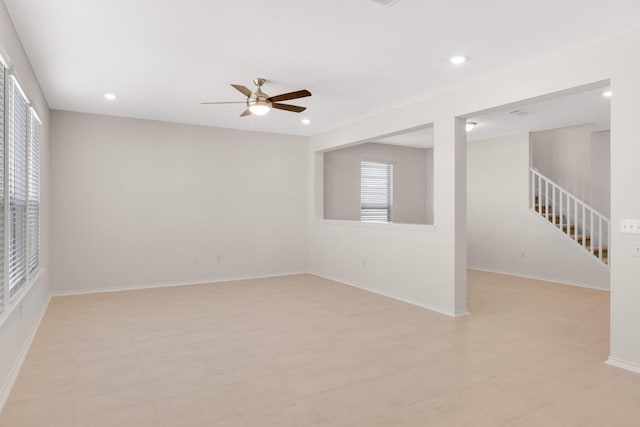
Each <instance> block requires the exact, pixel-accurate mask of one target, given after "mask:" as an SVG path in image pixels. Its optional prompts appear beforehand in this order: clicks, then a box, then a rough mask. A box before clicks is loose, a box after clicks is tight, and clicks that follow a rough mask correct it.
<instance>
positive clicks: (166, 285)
mask: <svg viewBox="0 0 640 427" xmlns="http://www.w3.org/2000/svg"><path fill="white" fill-rule="evenodd" d="M308 273H309V272H308V271H300V272H287V273H274V274H268V275H255V276H242V277H227V278H222V279H220V278H218V279H198V280H193V281H188V282H160V283H143V284H138V285H127V286H110V287H104V288H87V289H76V290H66V291H54V292H52V293H51V295H52V296H54V297H61V296H71V295H87V294H102V293H105V292H123V291H136V290H141V289H153V288H171V287H177V286H195V285H207V284H210V283H222V282H238V281H240V280H254V279H270V278H274V277H286V276H296V275H299V274H308Z"/></svg>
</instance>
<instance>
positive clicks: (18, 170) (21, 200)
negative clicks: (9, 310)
mask: <svg viewBox="0 0 640 427" xmlns="http://www.w3.org/2000/svg"><path fill="white" fill-rule="evenodd" d="M9 83H10V88H9V153H8V155H9V159H8V160H9V165H8V166H9V254H8V256H9V292H10V294H11V296H13V295H14V294H15V293H16V292H17V291H18V290H19V289H20V288H21V287H22V286H24V284H25V282H26V246H27V238H26V237H27V236H26V234H27V221H26V220H27V138H28V101H27V97H26V96H25V95H24V92H23V91H22V89H21V88H20V85H19V84H18V82H17V81H16V79H15V78H14V77H13V76H12V78H11V80H10V82H9Z"/></svg>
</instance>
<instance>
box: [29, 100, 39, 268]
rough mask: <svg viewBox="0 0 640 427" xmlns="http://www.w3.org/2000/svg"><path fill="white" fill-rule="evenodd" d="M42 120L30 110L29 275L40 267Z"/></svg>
mask: <svg viewBox="0 0 640 427" xmlns="http://www.w3.org/2000/svg"><path fill="white" fill-rule="evenodd" d="M40 124H41V123H40V119H39V118H38V116H37V115H36V112H35V111H34V110H33V108H30V109H29V147H28V150H27V152H28V163H27V166H28V167H27V171H28V172H27V176H28V180H27V183H28V191H27V193H28V195H27V227H28V232H27V235H28V236H29V242H28V245H27V248H28V249H29V265H28V267H29V273H33V272H34V271H35V270H36V269H37V268H38V266H39V265H40Z"/></svg>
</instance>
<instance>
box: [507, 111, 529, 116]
mask: <svg viewBox="0 0 640 427" xmlns="http://www.w3.org/2000/svg"><path fill="white" fill-rule="evenodd" d="M509 114H511V115H514V116H528V115H529V114H531V113H530V112H528V111H527V110H512V111H509Z"/></svg>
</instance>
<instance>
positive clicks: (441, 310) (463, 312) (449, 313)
mask: <svg viewBox="0 0 640 427" xmlns="http://www.w3.org/2000/svg"><path fill="white" fill-rule="evenodd" d="M309 274H312V275H314V276H318V277H322V278H323V279H327V280H331V281H332V282H337V283H341V284H343V285H347V286H351V287H352V288H357V289H360V290H363V291H367V292H371V293H372V294H376V295H380V296H383V297H386V298H391V299H394V300H396V301H400V302H404V303H406V304H411V305H415V306H416V307H420V308H424V309H427V310H430V311H435V312H436V313H439V314H444V315H445V316H449V317H462V316H468V315H469V314H470V313H469V311H468V310H467V309H462V310H456V311H455V312H454V311H451V310H447V309H444V308H441V307H437V306H433V305H428V304H422V303H418V302H415V301H410V300H408V299H404V298H400V297H397V296H395V295H390V294H387V293H385V292H380V291H375V290H373V289H369V288H365V287H364V286H361V285H357V284H355V283H353V282H349V281H347V280H343V279H338V278H335V277H330V276H325V275H324V274H319V273H314V272H310V273H309Z"/></svg>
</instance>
